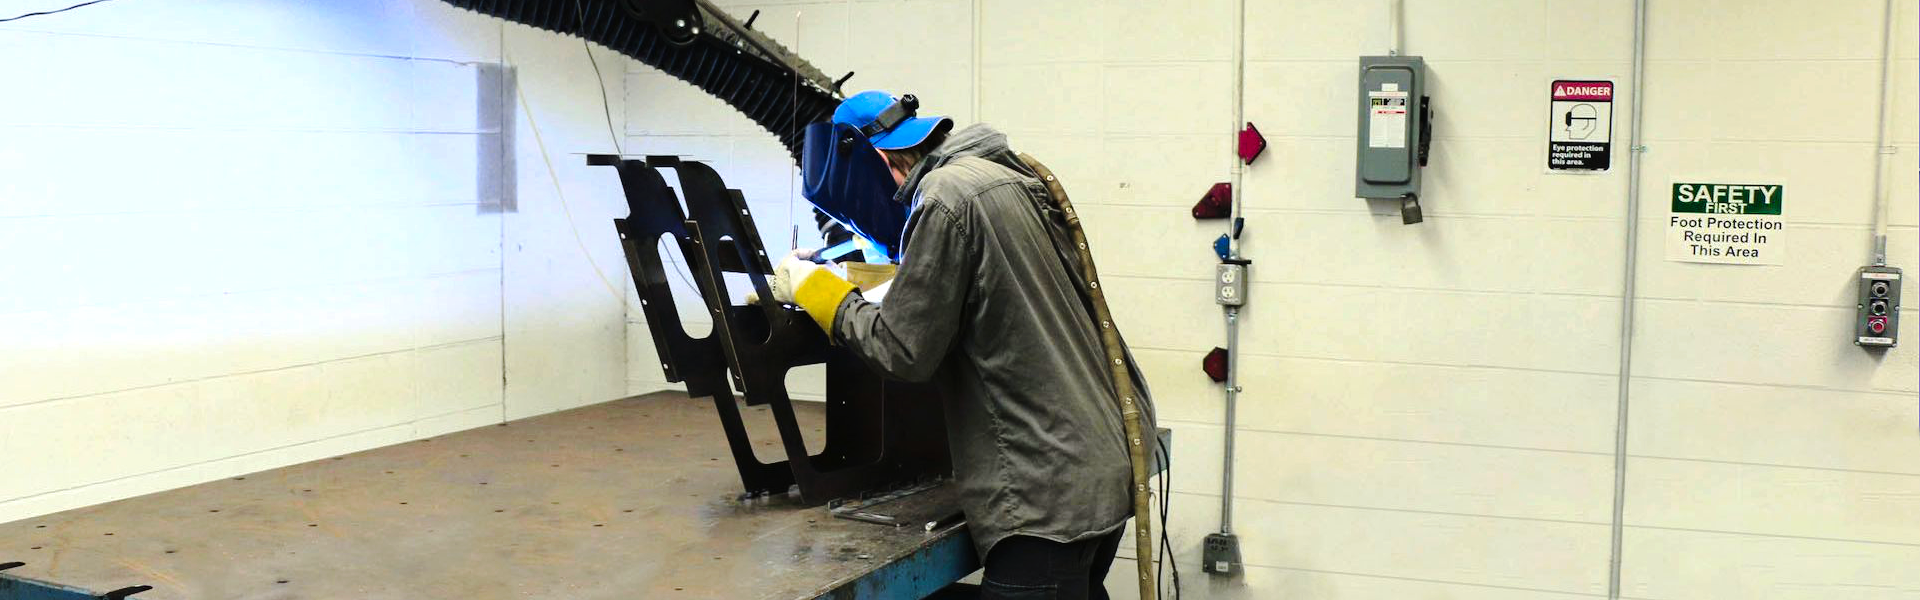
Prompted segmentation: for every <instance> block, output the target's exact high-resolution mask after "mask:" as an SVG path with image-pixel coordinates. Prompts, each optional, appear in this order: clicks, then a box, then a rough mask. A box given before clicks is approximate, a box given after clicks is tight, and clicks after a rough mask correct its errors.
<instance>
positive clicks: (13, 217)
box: [0, 0, 627, 521]
mask: <svg viewBox="0 0 1920 600" xmlns="http://www.w3.org/2000/svg"><path fill="white" fill-rule="evenodd" d="M14 4H20V5H22V6H13V5H9V6H8V7H7V8H6V9H5V10H7V11H9V13H10V14H11V13H12V12H15V11H16V10H17V11H18V12H27V11H30V10H33V9H38V8H49V7H51V5H52V4H55V3H53V2H30V3H14ZM25 5H33V6H25ZM40 5H48V6H45V7H43V6H40ZM584 52H585V51H584V50H583V49H582V47H581V45H580V43H579V41H578V40H577V39H575V40H571V41H569V40H566V39H561V38H557V37H555V36H552V35H551V34H547V33H545V32H537V31H534V30H531V29H527V28H522V27H518V26H506V25H503V24H502V23H501V22H500V21H498V20H495V19H491V18H486V17H481V16H479V15H475V14H472V13H466V12H463V11H459V10H456V9H454V8H452V7H450V6H447V5H445V4H444V3H441V2H438V1H434V0H353V1H346V2H325V3H319V2H298V1H292V0H229V1H221V2H186V3H182V2H115V3H107V4H101V5H98V6H93V7H88V8H84V9H81V10H76V11H72V12H69V13H63V14H59V15H52V16H46V17H39V18H34V19H28V20H23V21H18V22H15V23H8V24H5V25H0V86H4V89H5V93H0V256H4V257H5V259H4V260H3V261H0V454H4V455H6V456H8V457H9V459H8V461H7V465H8V466H7V468H5V469H4V470H0V521H10V520H14V519H18V518H24V517H28V516H32V515H37V514H44V513H48V512H53V511H58V510H65V509H69V508H74V507H79V506H86V505H90V504H95V503H99V502H105V501H110V500H114V499H118V498H123V497H127V496H133V495H138V494H144V493H149V492H154V491H159V490H164V489H168V488H173V487H178V486H181V485H188V484H192V483H197V482H201V481H206V480H209V479H215V478H219V477H226V476H231V475H237V474H241V473H247V472H252V471H257V470H261V469H266V468H272V467H276V466H281V465H286V464H291V463H295V462H300V461H305V460H312V459H316V458H321V457H325V456H331V455H336V454H342V453H347V452H352V451H356V450H361V449H366V448H371V447H376V446H381V445H386V444H390V443H395V442H400V441H405V440H409V439H414V438H419V437H426V436H432V435H437V434H440V433H444V432H449V431H455V430H459V429H464V428H468V427H474V426H479V425H483V424H488V423H496V422H499V421H501V420H502V419H503V418H515V417H520V416H525V415H529V414H536V413H540V412H547V411H551V410H556V409H560V408H566V407H570V406H575V405H580V404H586V403H591V402H599V401H604V400H609V399H614V398H618V397H620V396H622V395H624V392H625V389H624V388H625V373H626V370H627V369H626V365H625V362H626V359H625V339H624V329H625V325H624V319H623V315H624V309H623V308H622V307H623V304H624V303H623V301H622V298H621V296H622V295H624V294H625V288H626V285H625V284H624V283H623V281H624V279H623V278H622V276H621V275H622V273H623V272H624V266H622V265H620V263H619V261H621V260H622V259H621V258H620V253H619V248H618V244H617V242H616V241H615V240H614V239H613V236H612V230H611V225H610V224H609V223H608V219H610V218H612V216H614V214H615V207H618V206H620V204H619V200H618V196H617V190H618V184H617V183H614V182H612V181H611V178H610V177H606V176H605V174H603V173H599V172H596V171H593V170H589V169H587V168H586V167H585V166H584V165H582V164H581V161H580V160H579V159H578V157H577V156H574V155H572V154H571V153H573V152H580V151H583V150H598V149H599V148H598V147H596V146H594V144H605V143H606V140H607V139H608V138H607V136H608V133H607V131H606V125H605V124H604V123H603V122H602V120H601V117H600V116H599V104H598V102H599V101H598V100H596V99H595V98H594V95H595V94H598V93H599V90H598V87H597V86H596V85H594V84H593V80H592V75H591V73H592V72H591V70H590V69H589V67H588V65H587V62H586V55H585V54H584ZM503 60H504V61H505V62H507V63H508V64H511V65H515V66H517V67H518V78H519V81H520V83H521V84H522V85H523V86H525V87H526V90H527V91H526V96H527V100H526V104H525V105H523V106H515V110H516V111H517V118H515V119H513V121H512V122H513V123H515V126H516V127H518V128H519V131H517V132H515V134H514V135H513V136H512V137H513V139H515V140H517V144H516V146H515V147H514V148H513V153H514V156H515V157H516V159H515V160H514V161H513V164H516V165H517V166H518V169H519V172H518V173H517V174H516V176H515V180H517V182H518V184H517V186H516V189H514V190H503V189H500V187H499V186H497V185H495V186H492V187H488V186H486V185H485V184H484V183H483V182H482V181H481V180H480V178H479V177H478V176H477V174H476V172H475V170H476V168H478V163H479V161H478V160H477V158H476V156H477V152H478V148H479V146H478V145H479V144H481V143H482V142H483V141H484V140H486V139H489V138H490V137H491V136H495V135H498V134H499V133H500V131H499V130H500V126H499V125H498V124H493V125H488V124H486V123H481V122H480V121H479V119H477V115H476V107H477V106H478V100H479V95H480V94H482V93H483V90H481V89H480V88H479V86H478V85H477V80H476V70H477V69H478V68H479V66H478V65H480V64H482V63H494V64H497V63H500V62H502V61H503ZM603 60H608V59H603ZM609 80H610V82H611V85H612V86H613V87H614V89H616V90H617V89H618V86H619V79H618V76H617V73H616V74H613V75H612V76H610V78H609ZM515 104H516V105H518V103H517V102H516V103H515ZM526 107H531V112H530V113H529V112H528V110H527V108H526ZM589 115H591V117H592V118H590V119H589V118H588V116H589ZM535 124H537V125H538V126H539V127H540V128H541V131H540V133H541V134H542V135H543V136H544V139H545V141H546V144H547V146H548V148H549V152H550V153H551V154H552V155H553V157H554V159H555V160H554V168H555V171H556V172H557V173H558V178H559V184H560V185H559V189H564V190H566V193H567V197H568V200H569V201H571V205H570V206H571V207H570V211H571V215H572V220H573V222H574V224H577V225H578V227H579V228H580V230H581V235H580V237H579V238H578V240H576V238H575V236H574V234H573V232H572V230H571V229H569V228H568V226H569V223H568V220H567V217H566V215H567V213H568V210H566V209H563V207H562V206H561V205H560V203H559V202H558V199H557V197H556V192H555V190H556V186H555V183H554V178H553V177H551V176H550V175H549V172H548V171H547V169H546V167H545V164H544V162H543V161H542V160H541V152H540V150H539V148H538V147H537V145H536V144H535V142H534V140H535V135H534V134H533V132H532V131H531V128H532V126H533V125H535ZM507 192H511V193H507ZM503 195H506V196H512V197H514V198H516V201H517V204H518V210H517V212H506V213H501V212H499V211H498V210H494V209H486V208H483V207H482V205H483V204H484V205H498V203H499V201H500V200H499V199H500V198H501V197H502V196H503ZM588 256H592V257H593V260H595V261H597V262H598V264H600V265H602V266H604V267H607V268H618V269H620V271H617V272H611V273H612V275H613V278H612V279H611V289H609V285H608V284H606V283H603V282H602V281H601V280H600V279H599V278H598V277H596V276H595V275H593V271H592V269H591V268H590V264H591V263H589V261H588V260H587V257H588ZM503 381H504V382H505V383H504V386H503Z"/></svg>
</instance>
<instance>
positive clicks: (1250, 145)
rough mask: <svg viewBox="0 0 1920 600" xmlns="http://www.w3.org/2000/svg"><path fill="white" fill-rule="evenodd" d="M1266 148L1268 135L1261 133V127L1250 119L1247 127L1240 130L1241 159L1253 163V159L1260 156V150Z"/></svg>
mask: <svg viewBox="0 0 1920 600" xmlns="http://www.w3.org/2000/svg"><path fill="white" fill-rule="evenodd" d="M1266 149H1267V137H1266V136H1263V135H1260V128H1259V127H1254V126H1253V122H1252V121H1248V122H1247V128H1246V129H1242V130H1240V160H1241V161H1242V162H1244V163H1246V164H1249V165H1250V164H1253V159H1256V158H1259V157H1260V152H1261V151H1263V150H1266Z"/></svg>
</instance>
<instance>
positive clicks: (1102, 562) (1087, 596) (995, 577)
mask: <svg viewBox="0 0 1920 600" xmlns="http://www.w3.org/2000/svg"><path fill="white" fill-rule="evenodd" d="M1125 532H1126V528H1125V527H1122V528H1120V529H1118V530H1115V531H1114V532H1113V533H1109V534H1107V535H1103V536H1100V537H1095V538H1088V539H1085V540H1080V541H1078V542H1074V543H1071V544H1062V543H1060V542H1055V541H1050V540H1044V539H1040V538H1037V537H1031V536H1024V535H1016V536H1012V537H1008V538H1006V539H1003V540H1000V542H999V543H997V544H994V545H993V550H992V551H991V552H988V553H987V572H986V575H985V576H984V577H983V578H982V579H981V581H980V598H981V599H982V600H1107V587H1106V586H1105V585H1103V584H1102V582H1104V581H1106V579H1107V569H1108V568H1110V567H1112V566H1113V554H1114V552H1117V551H1119V550H1120V538H1121V536H1122V534H1124V533H1125Z"/></svg>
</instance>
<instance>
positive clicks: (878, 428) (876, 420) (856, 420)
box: [587, 155, 952, 504]
mask: <svg viewBox="0 0 1920 600" xmlns="http://www.w3.org/2000/svg"><path fill="white" fill-rule="evenodd" d="M587 162H588V164H590V165H599V166H611V167H614V168H615V169H616V170H617V171H618V172H619V175H620V183H621V186H622V187H623V188H624V189H625V191H626V196H627V209H628V214H627V217H626V218H624V219H615V220H614V228H615V229H616V230H617V231H618V232H619V235H620V242H621V245H622V247H623V248H624V250H625V252H626V257H627V266H628V268H629V270H630V271H631V272H632V275H633V283H634V289H635V290H637V291H638V294H639V297H640V306H641V310H642V312H643V313H644V314H645V315H646V318H647V327H648V329H649V330H650V331H651V332H652V335H653V342H654V349H655V350H656V351H657V352H658V353H659V356H660V361H661V365H660V368H661V370H662V371H664V372H665V374H666V377H667V380H668V381H673V382H680V383H684V384H685V385H686V386H687V393H688V394H690V395H692V396H696V397H699V396H711V397H713V399H714V408H715V409H716V411H717V412H718V413H719V415H720V421H721V425H722V427H723V428H724V430H725V432H726V435H727V441H728V444H729V446H730V447H731V449H732V453H733V459H734V463H735V464H736V465H737V466H738V467H739V470H740V480H741V482H742V483H743V484H745V486H746V491H747V493H748V494H749V495H766V494H784V493H787V492H788V491H789V489H790V488H794V487H797V488H798V491H799V493H800V496H801V498H802V500H803V501H805V502H806V503H808V504H822V503H825V502H827V501H829V500H834V499H839V498H847V497H854V496H860V495H863V494H869V493H874V492H877V491H883V490H886V489H892V488H896V487H900V486H904V485H910V484H913V483H916V482H921V481H925V480H927V479H931V478H938V477H945V476H949V475H950V474H951V473H952V460H951V458H950V457H949V455H948V451H947V443H946V440H947V435H946V426H945V422H944V419H943V417H942V414H941V407H940V396H939V394H938V393H937V392H936V391H935V390H934V389H933V388H932V387H930V386H926V385H917V384H908V383H903V382H897V381H886V380H883V379H882V378H881V377H880V376H879V375H877V374H876V373H874V372H873V371H872V370H870V369H868V368H867V367H866V365H864V364H863V363H861V362H860V360H859V359H858V358H856V357H854V356H853V355H852V354H850V353H848V352H847V351H846V350H845V349H842V348H839V347H836V346H834V345H832V344H830V343H828V340H827V337H826V334H825V333H823V332H821V331H820V327H819V326H818V325H816V324H814V323H813V321H812V319H811V318H810V317H808V316H807V314H806V313H804V312H802V311H800V310H799V309H798V308H795V307H791V306H782V305H780V304H778V303H774V302H771V301H763V302H759V303H757V304H734V303H733V302H734V301H733V297H734V295H733V290H732V289H730V288H729V283H728V279H729V278H728V277H727V275H729V274H733V275H737V276H745V278H746V280H747V284H748V286H750V287H751V288H752V291H753V292H754V293H755V294H757V295H758V297H760V298H763V299H771V298H772V297H773V294H772V293H771V289H770V287H769V286H768V282H767V281H768V280H767V277H768V275H769V274H770V273H771V272H772V271H773V266H772V263H771V261H770V260H769V257H768V255H767V251H766V248H765V246H764V245H763V244H762V243H761V240H760V235H759V230H758V229H756V228H755V226H754V222H753V214H752V211H751V210H750V209H749V208H748V206H747V203H746V200H745V199H744V198H743V197H742V196H741V194H740V192H739V191H738V190H731V189H727V187H726V183H725V182H724V181H722V180H721V178H720V175H719V174H718V173H716V172H715V171H714V170H713V168H712V167H710V166H708V165H706V164H705V163H700V162H691V161H682V160H680V159H679V158H678V157H673V156H649V157H647V158H646V159H645V160H635V159H626V158H621V157H616V156H611V155H591V156H589V157H588V158H587ZM662 170H671V171H673V172H674V174H675V175H676V176H677V177H676V178H677V179H678V183H679V185H678V188H679V194H675V190H674V187H672V186H669V185H668V184H667V180H666V177H665V176H664V175H663V174H662V172H661V171H662ZM683 200H684V205H685V207H686V208H685V210H684V211H683V210H682V208H681V206H682V201H683ZM663 243H671V244H673V245H674V247H675V248H677V249H678V250H679V251H680V255H681V256H683V257H685V260H684V262H685V268H686V269H687V271H688V272H689V274H690V275H691V276H692V280H693V283H694V285H695V286H697V287H698V288H699V289H698V292H699V294H700V297H701V300H702V302H703V304H704V306H703V307H702V308H704V309H705V312H706V314H707V316H708V317H709V318H711V319H712V322H713V331H712V333H710V334H708V335H707V336H706V337H700V338H696V337H693V336H692V335H689V334H688V333H687V330H686V327H685V326H684V324H683V323H682V322H681V320H680V309H679V307H678V306H677V305H676V300H675V298H674V294H673V289H672V281H673V279H670V278H669V276H668V274H667V272H666V269H667V268H669V267H670V266H672V265H669V264H668V261H667V260H666V259H665V258H663V257H662V256H661V255H660V245H661V244H663ZM736 281H737V279H736ZM742 291H744V290H742ZM822 363H824V364H826V369H827V390H826V392H827V406H826V413H827V424H826V428H825V429H826V431H825V437H826V444H825V446H824V449H823V450H822V451H821V452H820V453H818V454H809V453H808V451H807V447H806V443H805V438H804V436H803V434H802V432H801V429H800V424H799V421H798V420H797V419H796V418H795V416H794V409H793V399H792V397H791V396H789V395H788V393H787V387H786V376H787V372H788V371H789V370H791V369H793V368H794V367H799V366H804V365H813V364H822ZM736 390H737V391H738V393H739V395H740V398H741V399H742V400H744V401H745V403H746V404H747V405H749V406H766V407H767V408H768V409H769V410H770V412H772V414H773V417H774V422H775V424H776V426H777V427H778V430H779V433H780V442H781V447H782V449H784V450H785V451H786V455H787V459H786V460H784V461H779V462H773V463H767V462H761V461H760V460H759V459H758V458H756V457H755V456H754V454H753V444H752V440H751V439H749V435H748V432H747V429H746V425H745V423H744V421H743V420H742V419H741V416H740V411H739V408H738V406H737V405H736V404H735V396H734V393H735V391H736Z"/></svg>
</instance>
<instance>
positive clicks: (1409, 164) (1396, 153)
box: [1353, 56, 1427, 198]
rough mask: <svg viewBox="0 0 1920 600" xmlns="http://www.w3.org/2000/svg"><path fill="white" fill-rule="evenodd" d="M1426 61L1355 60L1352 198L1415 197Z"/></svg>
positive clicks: (1396, 58)
mask: <svg viewBox="0 0 1920 600" xmlns="http://www.w3.org/2000/svg"><path fill="white" fill-rule="evenodd" d="M1426 75H1427V67H1426V63H1425V62H1422V61H1421V60H1420V57H1418V56H1362V57H1360V136H1359V139H1358V140H1356V142H1357V143H1356V144H1355V146H1356V147H1357V148H1358V152H1357V154H1358V160H1357V162H1356V163H1355V166H1354V186H1353V190H1354V191H1353V195H1354V196H1357V197H1360V198H1408V197H1418V196H1419V195H1420V165H1421V162H1422V161H1421V157H1420V153H1421V150H1422V148H1424V147H1425V144H1424V142H1425V140H1424V136H1425V135H1426V131H1424V129H1425V128H1424V127H1422V125H1423V122H1422V118H1423V117H1424V115H1425V104H1426V92H1427V86H1426V79H1427V77H1426Z"/></svg>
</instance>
